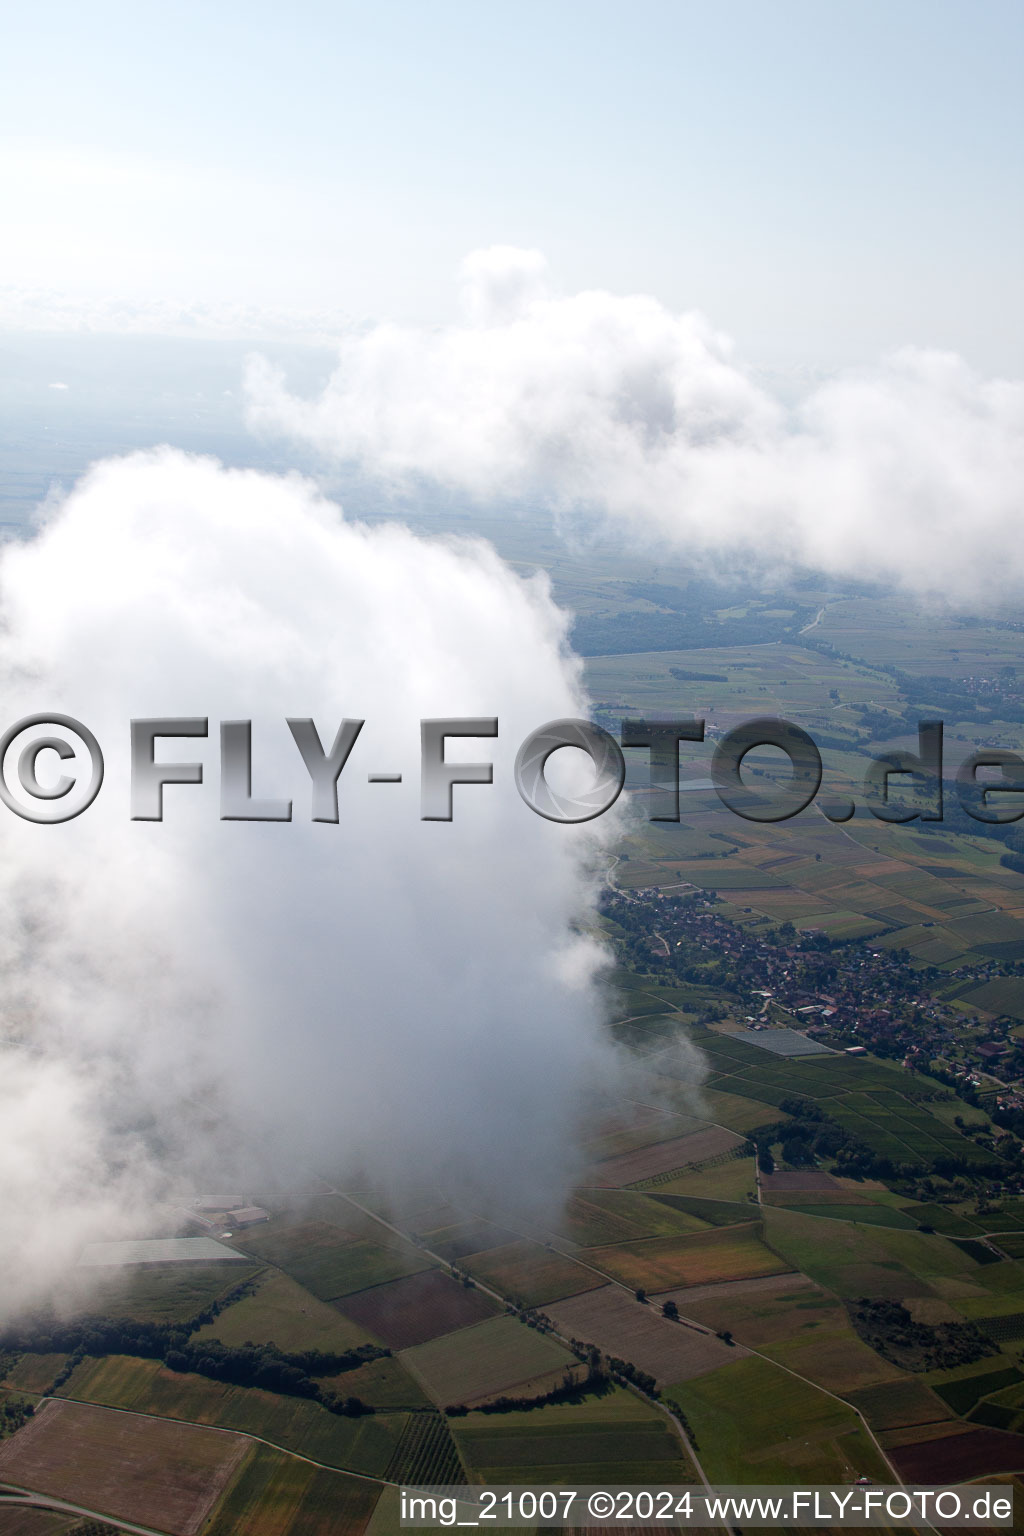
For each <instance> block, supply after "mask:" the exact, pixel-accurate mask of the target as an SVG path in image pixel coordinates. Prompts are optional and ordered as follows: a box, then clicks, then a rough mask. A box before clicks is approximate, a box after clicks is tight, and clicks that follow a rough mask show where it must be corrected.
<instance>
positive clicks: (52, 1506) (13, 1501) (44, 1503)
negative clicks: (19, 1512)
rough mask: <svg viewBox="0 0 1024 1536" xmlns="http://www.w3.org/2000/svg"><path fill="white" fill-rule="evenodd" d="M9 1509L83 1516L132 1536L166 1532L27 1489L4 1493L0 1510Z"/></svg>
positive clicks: (6, 1485)
mask: <svg viewBox="0 0 1024 1536" xmlns="http://www.w3.org/2000/svg"><path fill="white" fill-rule="evenodd" d="M0 1486H2V1487H3V1488H4V1489H5V1490H6V1489H8V1488H17V1484H16V1483H3V1484H2V1485H0ZM8 1507H10V1508H11V1509H42V1510H51V1511H53V1512H54V1513H56V1514H61V1515H83V1516H84V1517H85V1518H86V1519H87V1520H98V1521H101V1522H102V1523H103V1524H105V1525H114V1526H116V1527H117V1529H118V1530H119V1531H131V1532H132V1533H133V1536H167V1532H166V1531H158V1530H157V1529H156V1527H155V1526H152V1525H133V1524H132V1522H131V1521H130V1520H122V1519H120V1518H119V1517H118V1516H117V1515H108V1514H104V1513H101V1512H100V1510H98V1509H87V1508H86V1507H85V1505H84V1504H69V1503H68V1501H67V1500H66V1499H52V1498H50V1497H49V1496H48V1495H47V1494H45V1493H32V1492H31V1491H30V1490H29V1489H27V1488H25V1489H22V1488H18V1491H17V1496H15V1497H8V1496H7V1495H6V1493H5V1496H4V1499H3V1502H2V1503H0V1510H4V1509H7V1508H8Z"/></svg>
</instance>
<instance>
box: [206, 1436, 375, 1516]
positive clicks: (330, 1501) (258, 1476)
mask: <svg viewBox="0 0 1024 1536" xmlns="http://www.w3.org/2000/svg"><path fill="white" fill-rule="evenodd" d="M378 1495H379V1489H378V1488H376V1487H375V1486H374V1484H373V1483H366V1482H362V1481H361V1480H360V1479H359V1478H355V1477H346V1475H345V1473H344V1472H325V1471H323V1470H321V1469H320V1468H319V1467H312V1466H310V1465H309V1463H308V1462H305V1461H299V1460H297V1459H296V1458H295V1457H294V1456H286V1455H285V1454H284V1453H283V1452H281V1451H274V1450H271V1449H270V1447H269V1446H265V1445H257V1446H254V1447H253V1450H252V1454H251V1455H250V1457H249V1459H248V1461H246V1463H245V1465H244V1467H243V1468H242V1471H241V1473H240V1475H239V1476H238V1477H236V1479H235V1481H234V1483H233V1484H232V1485H231V1487H230V1488H229V1489H228V1491H227V1493H226V1494H225V1495H224V1497H223V1498H222V1500H221V1502H220V1504H219V1506H218V1508H217V1511H216V1513H215V1514H214V1517H213V1520H212V1522H211V1523H210V1525H208V1526H207V1528H206V1531H205V1532H204V1536H362V1533H363V1532H364V1531H365V1529H366V1527H367V1524H368V1523H369V1519H370V1516H371V1514H372V1513H373V1509H374V1506H375V1504H376V1502H377V1498H378Z"/></svg>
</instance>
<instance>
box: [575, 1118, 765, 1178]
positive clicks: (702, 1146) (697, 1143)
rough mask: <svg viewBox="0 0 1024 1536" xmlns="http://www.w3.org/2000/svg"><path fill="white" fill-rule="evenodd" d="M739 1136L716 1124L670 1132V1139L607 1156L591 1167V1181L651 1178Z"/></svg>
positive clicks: (720, 1149)
mask: <svg viewBox="0 0 1024 1536" xmlns="http://www.w3.org/2000/svg"><path fill="white" fill-rule="evenodd" d="M741 1140H742V1137H740V1136H737V1135H736V1134H735V1133H734V1132H733V1131H726V1130H724V1129H722V1127H720V1126H717V1125H713V1126H712V1127H711V1128H710V1129H709V1130H706V1131H693V1132H691V1134H690V1135H689V1136H673V1137H672V1139H671V1140H670V1141H658V1142H655V1144H654V1145H653V1146H651V1147H638V1148H637V1150H636V1151H635V1152H624V1153H623V1154H622V1155H621V1156H620V1157H609V1158H606V1159H605V1161H604V1162H603V1163H598V1164H597V1166H596V1168H595V1169H594V1184H595V1185H596V1187H597V1188H598V1189H621V1188H622V1187H623V1186H624V1185H626V1184H636V1183H637V1182H638V1180H640V1179H653V1178H654V1177H655V1176H656V1175H657V1174H659V1173H670V1172H671V1171H672V1169H674V1168H685V1167H686V1166H687V1164H689V1163H702V1162H703V1161H704V1159H705V1158H708V1157H717V1156H718V1155H719V1153H721V1152H728V1151H729V1150H730V1148H732V1147H735V1146H736V1145H737V1143H738V1142H740V1141H741Z"/></svg>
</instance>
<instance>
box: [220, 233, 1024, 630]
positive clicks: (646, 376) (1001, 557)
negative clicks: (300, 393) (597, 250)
mask: <svg viewBox="0 0 1024 1536" xmlns="http://www.w3.org/2000/svg"><path fill="white" fill-rule="evenodd" d="M463 305H464V312H465V319H464V321H463V322H462V323H460V324H456V325H451V326H448V327H444V328H441V329H435V330H426V329H415V328H411V327H401V326H397V325H393V324H385V325H379V326H376V327H374V328H372V329H370V330H368V331H365V332H364V333H362V334H360V335H351V336H349V337H346V338H345V339H344V340H343V341H342V343H341V345H340V351H339V359H338V365H337V368H336V370H335V372H334V374H333V376H332V378H331V380H330V381H329V383H328V384H327V386H326V388H325V389H324V390H323V392H322V393H321V394H320V396H319V397H317V398H315V399H313V400H306V399H300V398H298V397H296V396H294V395H292V394H291V393H289V391H288V389H287V386H286V383H285V381H284V379H283V378H282V377H281V375H280V374H279V373H277V372H275V370H274V369H272V368H271V367H270V366H269V365H268V364H267V363H266V362H265V361H263V360H260V359H255V360H253V362H252V363H251V365H250V369H249V374H248V393H249V414H250V419H251V421H252V423H253V425H254V426H255V427H257V428H258V429H260V430H264V431H269V432H277V433H281V434H284V435H287V436H290V437H292V438H294V439H295V440H297V441H301V442H305V443H313V444H315V445H316V446H317V447H318V448H319V449H321V450H323V451H326V452H329V453H332V454H335V455H337V456H339V457H341V458H343V459H347V460H353V461H356V462H358V463H359V464H360V465H361V466H362V467H363V468H364V469H365V470H366V471H367V472H369V473H372V474H375V475H378V476H382V477H390V478H392V479H396V480H401V479H402V478H404V477H407V476H415V475H426V476H428V477H431V478H432V479H434V480H436V481H437V482H439V483H440V484H442V485H447V486H451V487H457V488H458V489H460V490H462V491H465V492H469V493H470V494H472V495H473V496H475V497H478V498H479V499H480V500H481V501H484V500H494V499H515V498H521V497H524V496H538V495H539V496H543V497H546V498H547V499H548V500H549V501H550V502H551V503H552V504H553V505H554V506H556V507H569V506H577V507H580V506H581V507H587V508H591V509H595V510H597V511H599V512H601V513H603V514H605V515H607V516H608V517H609V518H610V519H612V520H614V521H615V522H617V523H618V524H620V525H621V526H624V527H626V528H627V529H630V530H632V531H633V532H634V533H635V535H636V537H637V538H638V539H640V540H642V541H650V540H652V539H655V540H658V541H664V542H666V543H668V544H671V545H675V546H677V547H680V548H682V549H683V550H684V551H686V552H689V553H692V555H693V557H694V559H695V560H699V559H701V558H704V557H707V558H712V559H715V560H718V561H728V560H730V559H732V560H735V559H737V558H748V557H749V558H753V559H755V560H761V561H770V562H790V561H793V562H798V563H810V564H816V565H823V566H825V567H827V568H828V569H831V570H833V571H838V572H848V573H854V574H858V575H867V576H878V577H885V578H891V579H894V580H898V581H901V582H903V583H904V584H905V585H907V586H908V587H910V588H913V589H915V590H921V591H928V590H936V589H937V590H940V591H943V592H946V593H953V594H957V595H961V596H963V597H964V598H965V599H966V598H970V599H973V600H978V599H980V598H982V597H984V596H985V595H986V594H989V593H991V592H994V591H999V592H1005V591H1006V590H1008V589H1011V588H1012V587H1013V586H1015V585H1016V584H1017V583H1019V581H1020V578H1021V575H1022V574H1024V553H1022V552H1020V550H1019V541H1018V540H1016V538H1015V537H1014V534H1015V529H1016V522H1017V518H1018V515H1019V505H1020V497H1021V491H1022V488H1024V430H1022V429H1024V385H1022V384H1021V383H1019V382H1007V381H1001V380H984V379H981V378H979V377H977V376H976V375H975V374H974V373H973V372H972V371H971V370H970V369H969V368H968V367H967V365H966V364H965V363H964V362H963V361H962V360H961V359H959V358H957V357H955V356H952V355H949V354H946V353H936V352H925V351H915V350H911V349H908V350H904V351H901V352H899V353H896V354H894V355H893V356H891V357H889V358H887V359H885V360H884V361H883V362H881V363H880V364H879V365H878V366H877V367H875V368H873V369H863V370H857V371H851V372H848V373H844V374H841V375H839V376H837V377H835V378H833V379H832V380H830V381H829V382H827V383H824V384H822V385H819V386H818V387H815V388H813V389H812V390H811V391H810V392H809V393H807V394H806V395H804V397H803V398H802V399H801V400H800V401H799V402H798V403H797V404H795V405H793V406H785V405H783V404H782V403H781V401H779V400H778V399H776V398H775V397H773V396H772V395H771V394H769V393H768V392H767V391H766V390H765V388H764V387H763V386H762V385H761V384H760V383H759V382H758V381H757V379H756V378H755V376H754V375H753V373H752V372H751V371H749V370H747V369H744V367H743V366H741V365H740V364H739V363H738V362H737V361H736V360H735V357H734V355H733V350H732V346H731V344H730V342H729V341H728V339H727V338H725V337H724V336H722V335H720V334H719V333H718V332H716V331H715V330H714V329H713V328H712V327H711V326H710V325H709V323H708V322H707V321H706V320H705V319H704V318H703V317H702V316H700V315H699V314H697V313H688V314H682V315H677V314H673V313H670V312H669V311H668V310H667V309H665V308H664V306H662V305H661V304H660V303H658V302H657V300H655V299H653V298H649V297H645V296H642V295H632V296H627V297H618V296H615V295H612V294H609V293H606V292H584V293H579V294H575V295H571V296H568V297H564V296H559V295H556V294H552V293H551V292H549V291H547V290H546V289H545V288H544V285H543V265H542V260H541V258H540V257H539V256H538V253H536V252H534V251H529V252H519V253H516V252H515V251H513V250H510V249H509V248H507V247H496V248H494V249H492V250H488V251H479V252H476V253H474V254H473V255H472V256H471V257H470V258H469V259H468V260H467V262H466V263H465V266H464V270H463Z"/></svg>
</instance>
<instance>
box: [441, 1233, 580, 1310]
mask: <svg viewBox="0 0 1024 1536" xmlns="http://www.w3.org/2000/svg"><path fill="white" fill-rule="evenodd" d="M461 1263H462V1267H463V1268H464V1269H467V1270H468V1271H469V1273H470V1274H471V1275H474V1276H476V1278H477V1279H479V1280H482V1281H483V1282H484V1284H485V1285H489V1286H491V1287H492V1288H493V1289H494V1290H496V1291H497V1292H498V1293H499V1294H500V1295H502V1296H507V1297H509V1298H510V1300H513V1301H516V1302H518V1303H519V1305H520V1306H524V1307H542V1306H544V1305H545V1303H546V1302H549V1301H558V1300H559V1299H560V1298H561V1297H563V1296H575V1295H576V1293H577V1292H578V1291H592V1290H594V1289H596V1287H597V1286H599V1285H600V1284H601V1283H602V1281H601V1277H600V1275H595V1274H593V1273H592V1272H591V1271H590V1270H589V1269H584V1268H583V1266H582V1265H580V1264H574V1263H573V1261H572V1259H567V1258H563V1256H562V1255H561V1254H559V1253H553V1252H550V1251H549V1250H548V1249H546V1248H544V1247H542V1246H541V1245H540V1244H539V1243H529V1242H516V1243H509V1244H508V1245H507V1246H506V1247H504V1248H494V1249H492V1250H491V1251H490V1252H489V1253H473V1254H469V1255H468V1256H467V1257H466V1258H464V1259H463V1260H462V1261H461Z"/></svg>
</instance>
